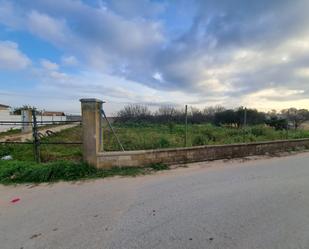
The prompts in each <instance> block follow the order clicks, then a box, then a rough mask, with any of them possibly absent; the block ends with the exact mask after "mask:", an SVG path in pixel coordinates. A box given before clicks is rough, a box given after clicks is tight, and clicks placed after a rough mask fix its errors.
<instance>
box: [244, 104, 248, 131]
mask: <svg viewBox="0 0 309 249" xmlns="http://www.w3.org/2000/svg"><path fill="white" fill-rule="evenodd" d="M246 126H247V107H245V110H244V128H246Z"/></svg>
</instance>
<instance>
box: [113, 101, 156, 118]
mask: <svg viewBox="0 0 309 249" xmlns="http://www.w3.org/2000/svg"><path fill="white" fill-rule="evenodd" d="M151 117H152V116H151V112H150V110H149V109H148V107H147V106H143V105H137V104H131V105H127V106H125V107H124V108H123V109H122V110H120V111H119V112H118V113H117V118H116V121H120V122H128V121H129V122H142V121H150V120H151Z"/></svg>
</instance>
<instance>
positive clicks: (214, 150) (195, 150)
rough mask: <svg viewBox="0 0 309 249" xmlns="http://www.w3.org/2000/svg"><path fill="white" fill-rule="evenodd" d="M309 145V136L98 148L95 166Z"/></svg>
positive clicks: (219, 156)
mask: <svg viewBox="0 0 309 249" xmlns="http://www.w3.org/2000/svg"><path fill="white" fill-rule="evenodd" d="M304 148H309V139H295V140H279V141H269V142H257V143H242V144H229V145H206V146H197V147H190V148H172V149H158V150H139V151H125V152H122V151H119V152H118V151H117V152H98V153H97V161H96V167H98V168H111V167H122V166H131V167H142V166H144V165H147V164H150V163H165V164H178V163H190V162H199V161H210V160H218V159H228V158H239V157H245V156H252V155H263V154H273V153H278V152H284V151H290V150H295V149H304Z"/></svg>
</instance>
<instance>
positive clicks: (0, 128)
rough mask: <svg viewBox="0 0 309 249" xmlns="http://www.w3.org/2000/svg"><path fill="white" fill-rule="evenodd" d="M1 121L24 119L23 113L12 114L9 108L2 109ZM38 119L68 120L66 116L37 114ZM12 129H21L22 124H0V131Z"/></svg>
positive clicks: (0, 112) (0, 113)
mask: <svg viewBox="0 0 309 249" xmlns="http://www.w3.org/2000/svg"><path fill="white" fill-rule="evenodd" d="M0 121H22V118H21V115H11V114H10V112H9V111H8V110H0ZM37 121H38V122H40V121H55V122H56V121H66V116H41V115H37ZM10 129H21V125H0V132H4V131H7V130H10Z"/></svg>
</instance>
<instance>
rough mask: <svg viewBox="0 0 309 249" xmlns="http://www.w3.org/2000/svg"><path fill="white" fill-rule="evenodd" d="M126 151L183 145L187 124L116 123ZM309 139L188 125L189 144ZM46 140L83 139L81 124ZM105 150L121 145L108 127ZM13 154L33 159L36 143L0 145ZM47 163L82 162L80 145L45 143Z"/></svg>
mask: <svg viewBox="0 0 309 249" xmlns="http://www.w3.org/2000/svg"><path fill="white" fill-rule="evenodd" d="M114 128H115V131H116V133H117V134H118V136H119V138H120V140H121V142H122V144H123V146H124V148H125V149H126V150H139V149H157V148H170V147H183V146H184V141H185V139H184V138H185V127H184V125H179V124H173V123H171V124H114ZM295 138H309V131H305V130H297V131H295V130H290V131H288V132H287V131H276V130H274V129H272V128H269V127H264V126H252V127H248V128H246V129H237V128H227V127H217V126H213V125H210V124H201V125H189V126H188V142H187V145H188V146H197V145H207V144H209V145H212V144H231V143H241V142H255V141H267V140H277V139H295ZM43 141H44V142H60V141H62V142H80V141H81V127H80V126H77V127H74V128H70V129H67V130H64V131H61V132H59V133H57V134H56V135H55V136H52V137H48V138H44V139H43ZM104 149H105V150H106V151H115V150H119V149H120V148H119V146H118V144H117V142H116V139H115V137H114V136H113V134H112V133H111V131H110V130H109V129H108V128H107V127H105V129H104ZM4 155H12V156H13V158H14V159H17V160H22V161H32V160H33V146H32V145H31V144H27V145H8V144H6V145H0V156H4ZM41 157H42V161H43V162H48V161H54V160H72V161H80V160H81V158H82V152H81V146H80V145H44V144H43V145H41Z"/></svg>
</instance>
